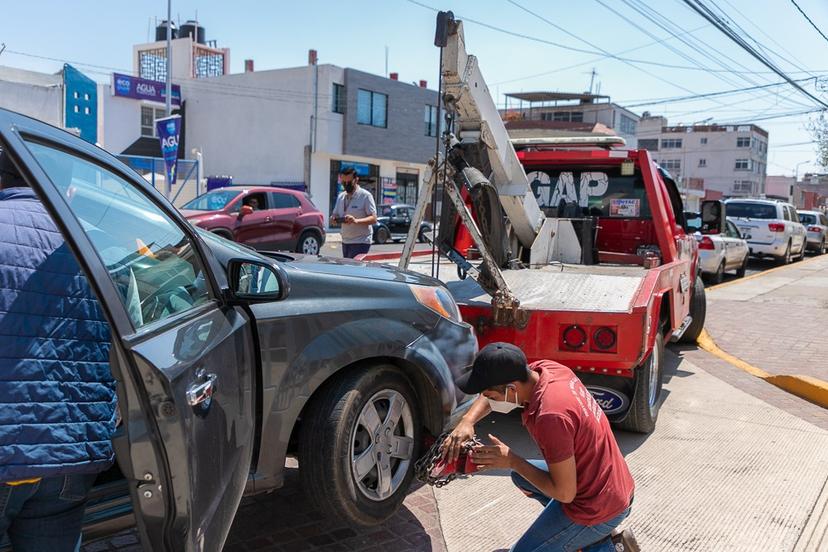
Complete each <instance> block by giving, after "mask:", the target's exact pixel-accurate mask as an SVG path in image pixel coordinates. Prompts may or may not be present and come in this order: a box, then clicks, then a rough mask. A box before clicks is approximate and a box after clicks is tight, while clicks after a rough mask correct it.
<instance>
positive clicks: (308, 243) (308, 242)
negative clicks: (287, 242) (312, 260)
mask: <svg viewBox="0 0 828 552" xmlns="http://www.w3.org/2000/svg"><path fill="white" fill-rule="evenodd" d="M302 253H304V254H305V255H316V254H317V253H319V242H317V241H316V238H314V237H313V236H308V237H307V238H305V239H304V241H302Z"/></svg>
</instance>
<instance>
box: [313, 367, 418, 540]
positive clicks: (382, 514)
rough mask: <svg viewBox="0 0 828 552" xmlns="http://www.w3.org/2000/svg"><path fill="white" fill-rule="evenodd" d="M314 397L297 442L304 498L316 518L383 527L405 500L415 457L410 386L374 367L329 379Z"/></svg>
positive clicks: (395, 372)
mask: <svg viewBox="0 0 828 552" xmlns="http://www.w3.org/2000/svg"><path fill="white" fill-rule="evenodd" d="M320 392H321V394H320V395H319V396H317V397H316V398H315V399H313V403H312V404H309V405H308V406H307V407H306V409H305V410H306V411H307V412H309V415H308V417H307V419H305V420H303V421H302V425H303V427H302V430H301V433H300V436H299V451H298V452H299V473H300V476H301V479H302V483H303V487H304V491H305V493H307V494H308V496H310V498H311V501H312V502H313V503H314V504H315V505H316V507H317V508H319V509H320V510H321V511H323V512H325V513H326V514H328V515H330V516H333V517H335V518H339V519H341V520H342V521H345V522H347V523H349V524H352V525H358V526H372V525H377V524H379V523H382V522H383V521H385V520H386V519H387V518H388V517H390V516H391V515H392V514H393V513H394V512H395V511H396V510H397V507H398V506H399V505H400V503H401V502H402V501H403V499H404V498H405V495H406V492H407V491H408V487H409V485H410V484H411V479H412V477H413V476H414V462H415V461H416V459H417V458H418V454H419V443H420V430H421V421H420V411H419V405H418V403H417V401H416V398H415V397H416V396H415V394H414V392H413V391H412V389H411V385H410V384H409V382H408V380H407V379H406V378H405V377H404V376H403V375H402V374H401V373H400V372H399V371H398V370H397V369H396V368H394V367H393V366H389V365H378V366H374V367H371V368H368V369H365V368H357V369H355V370H354V371H350V372H348V373H346V374H343V375H342V376H340V377H336V378H335V379H334V380H332V381H331V382H329V383H328V384H326V385H325V387H324V388H323V389H322V390H320ZM392 404H394V405H395V406H396V408H395V409H394V410H395V412H396V411H399V415H397V416H396V420H397V421H396V422H394V417H392V416H389V410H391V405H392ZM369 426H373V428H374V433H373V434H371V432H370V431H368V428H369ZM383 428H385V429H383ZM380 446H382V449H380V448H379V447H380ZM391 449H393V451H394V452H392V453H390V454H389V453H388V451H389V450H391ZM378 456H379V458H378ZM360 460H363V461H360ZM380 466H384V467H385V469H384V470H380ZM356 470H360V471H361V472H362V473H361V475H362V477H361V478H360V477H359V476H358V475H357V473H356ZM380 472H381V473H380ZM381 474H384V475H385V476H386V477H387V481H388V483H387V484H386V485H384V486H383V485H382V481H380V479H381V478H382V475H381ZM389 475H390V477H388V476H389Z"/></svg>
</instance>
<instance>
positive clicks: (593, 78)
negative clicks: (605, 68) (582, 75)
mask: <svg viewBox="0 0 828 552" xmlns="http://www.w3.org/2000/svg"><path fill="white" fill-rule="evenodd" d="M596 74H597V73H596V72H595V67H593V68H592V73H591V76H590V77H589V93H590V94H592V85H593V84H595V75H596Z"/></svg>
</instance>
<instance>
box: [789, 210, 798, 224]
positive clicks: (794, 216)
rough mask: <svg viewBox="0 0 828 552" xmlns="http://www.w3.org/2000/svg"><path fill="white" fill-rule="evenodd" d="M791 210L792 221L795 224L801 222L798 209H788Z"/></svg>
mask: <svg viewBox="0 0 828 552" xmlns="http://www.w3.org/2000/svg"><path fill="white" fill-rule="evenodd" d="M788 209H790V210H791V220H792V221H794V222H799V213H797V212H796V209H795V208H793V207H788Z"/></svg>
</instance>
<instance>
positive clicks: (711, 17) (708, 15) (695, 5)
mask: <svg viewBox="0 0 828 552" xmlns="http://www.w3.org/2000/svg"><path fill="white" fill-rule="evenodd" d="M683 1H684V3H685V4H687V5H688V6H689V7H690V8H691V9H692V10H693V11H695V12H696V13H698V14H699V15H701V16H702V17H703V18H705V19H707V20H708V21H709V22H710V23H712V24H713V26H714V27H716V28H717V29H719V30H720V31H721V32H722V33H724V34H725V35H726V36H727V37H728V38H730V39H731V40H733V42H735V43H736V44H738V45H739V46H740V47H741V48H742V49H744V50H745V51H746V52H747V53H749V54H750V55H751V56H753V57H754V58H756V59H757V60H759V61H760V62H761V63H762V65H764V66H765V67H767V68H768V69H770V70H771V71H773V72H774V73H776V74H777V75H779V76H780V77H782V78H783V79H785V80H786V81H787V82H788V84H790V85H791V86H793V87H794V88H796V89H797V90H799V91H800V92H801V93H802V94H804V95H805V96H808V97H809V98H810V99H812V100H813V101H815V102H816V103H817V104H819V105H821V106H822V107H823V108H827V109H828V103H825V102H824V101H823V100H821V99H819V98H817V97H816V96H814V95H813V94H811V93H810V92H808V91H807V90H805V89H804V88H802V87H801V86H800V85H799V84H798V83H796V82H795V81H794V80H793V79H791V77H789V76H788V75H786V74H785V73H784V72H783V71H782V70H781V69H779V68H778V67H776V65H775V64H774V63H773V62H771V61H770V60H768V59H767V58H766V57H765V56H763V55H762V54H760V53H759V52H757V51H756V49H755V48H753V47H752V46H750V44H748V43H747V42H745V40H744V39H743V38H742V37H740V36H739V35H738V34H737V33H735V32H734V31H733V29H731V28H730V27H729V26H728V25H727V24H726V23H725V22H724V21H722V20H721V18H720V17H719V16H717V15H716V14H714V13H713V12H712V11H711V10H710V8H708V7H707V6H705V5H704V4H703V3H702V2H701V0H683Z"/></svg>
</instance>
